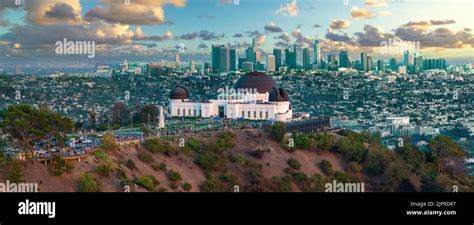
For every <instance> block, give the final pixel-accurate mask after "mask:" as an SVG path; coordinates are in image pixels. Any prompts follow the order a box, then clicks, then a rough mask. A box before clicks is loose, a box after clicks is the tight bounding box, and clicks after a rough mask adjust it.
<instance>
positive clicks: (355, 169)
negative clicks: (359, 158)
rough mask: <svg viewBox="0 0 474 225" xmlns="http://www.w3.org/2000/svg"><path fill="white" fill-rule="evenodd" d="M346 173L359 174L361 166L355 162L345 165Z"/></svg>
mask: <svg viewBox="0 0 474 225" xmlns="http://www.w3.org/2000/svg"><path fill="white" fill-rule="evenodd" d="M347 171H348V172H349V173H351V174H359V173H360V172H361V171H362V166H361V165H360V164H359V163H357V162H350V163H349V164H347Z"/></svg>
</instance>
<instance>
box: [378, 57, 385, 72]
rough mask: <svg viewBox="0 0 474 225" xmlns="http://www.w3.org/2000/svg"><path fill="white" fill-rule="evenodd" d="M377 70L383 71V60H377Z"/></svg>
mask: <svg viewBox="0 0 474 225" xmlns="http://www.w3.org/2000/svg"><path fill="white" fill-rule="evenodd" d="M377 70H378V71H384V70H385V69H384V67H383V59H379V60H377Z"/></svg>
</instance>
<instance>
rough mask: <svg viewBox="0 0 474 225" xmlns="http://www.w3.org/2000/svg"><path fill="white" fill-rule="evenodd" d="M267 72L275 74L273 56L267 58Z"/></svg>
mask: <svg viewBox="0 0 474 225" xmlns="http://www.w3.org/2000/svg"><path fill="white" fill-rule="evenodd" d="M267 71H268V72H275V56H274V55H268V56H267Z"/></svg>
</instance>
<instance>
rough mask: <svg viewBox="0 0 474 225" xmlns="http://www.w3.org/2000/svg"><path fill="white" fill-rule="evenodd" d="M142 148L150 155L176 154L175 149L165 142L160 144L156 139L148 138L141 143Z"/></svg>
mask: <svg viewBox="0 0 474 225" xmlns="http://www.w3.org/2000/svg"><path fill="white" fill-rule="evenodd" d="M143 146H144V147H145V148H146V149H147V150H148V151H149V152H151V153H156V152H160V153H163V154H166V155H168V156H169V155H173V154H176V153H177V151H176V149H174V148H173V146H171V144H170V143H169V142H167V141H165V142H161V140H160V139H158V138H150V139H147V140H145V142H143Z"/></svg>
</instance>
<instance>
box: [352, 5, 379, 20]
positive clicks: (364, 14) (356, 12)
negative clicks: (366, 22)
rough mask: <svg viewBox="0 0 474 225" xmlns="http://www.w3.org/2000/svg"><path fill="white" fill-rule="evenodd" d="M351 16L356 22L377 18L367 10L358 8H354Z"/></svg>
mask: <svg viewBox="0 0 474 225" xmlns="http://www.w3.org/2000/svg"><path fill="white" fill-rule="evenodd" d="M351 16H352V18H354V19H356V20H363V19H372V18H374V17H375V14H374V13H373V12H371V11H369V10H368V9H366V8H359V7H357V6H353V7H352V9H351Z"/></svg>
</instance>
